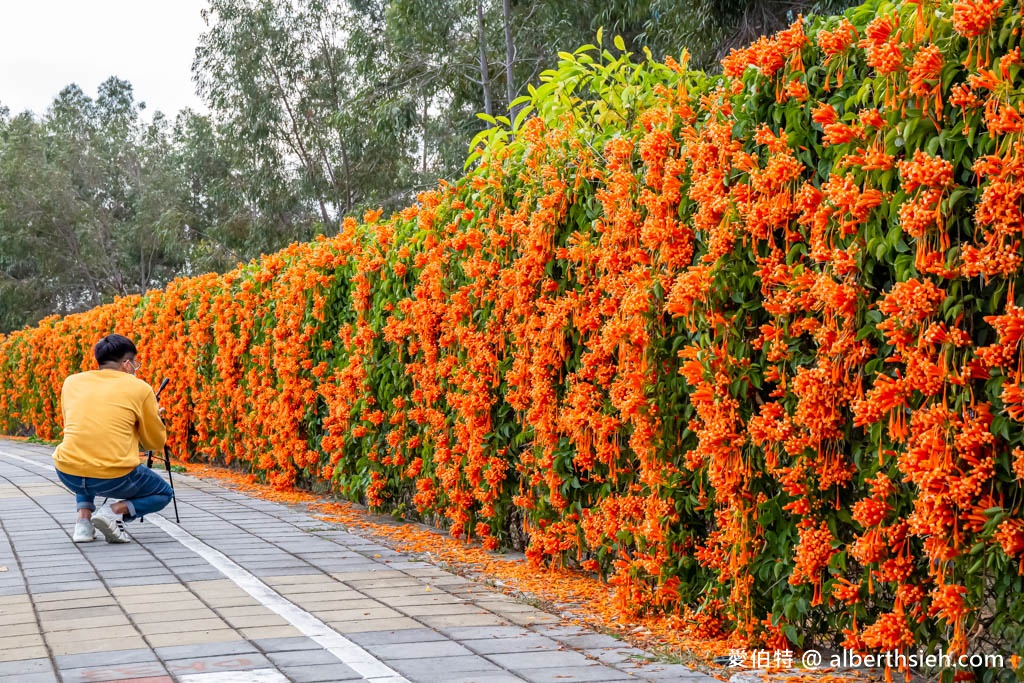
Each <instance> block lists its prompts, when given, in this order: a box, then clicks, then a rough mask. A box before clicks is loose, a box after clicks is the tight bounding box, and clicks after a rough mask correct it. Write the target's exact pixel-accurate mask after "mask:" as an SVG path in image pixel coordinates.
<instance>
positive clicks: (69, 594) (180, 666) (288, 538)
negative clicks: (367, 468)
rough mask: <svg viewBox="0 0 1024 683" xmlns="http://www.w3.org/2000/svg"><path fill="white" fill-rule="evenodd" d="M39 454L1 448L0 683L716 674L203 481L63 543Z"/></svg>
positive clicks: (380, 681)
mask: <svg viewBox="0 0 1024 683" xmlns="http://www.w3.org/2000/svg"><path fill="white" fill-rule="evenodd" d="M51 451H52V449H51V448H49V447H45V446H37V445H32V444H27V443H23V442H17V441H10V440H4V439H0V681H12V682H16V683H43V682H51V681H60V682H62V683H86V682H90V683H93V682H95V683H100V682H103V681H122V682H129V681H130V682H132V683H169V682H171V681H178V682H180V683H229V682H234V681H239V682H245V681H249V682H252V683H281V682H284V681H296V682H316V681H350V680H351V681H359V680H368V681H373V682H374V683H401V682H403V681H423V682H424V683H430V682H437V683H460V682H463V683H470V682H472V683H506V682H511V681H534V682H536V683H543V682H550V683H564V682H570V681H594V682H603V681H684V682H685V683H712V681H714V679H712V678H709V677H707V676H705V675H703V674H700V673H698V672H694V671H691V670H690V669H687V668H685V667H682V666H678V665H672V664H663V663H657V662H653V663H652V662H651V661H650V660H651V658H650V657H649V655H647V654H646V653H644V652H643V651H641V650H637V649H635V648H631V647H628V646H626V645H625V644H623V643H621V642H620V641H617V640H615V639H614V638H611V637H609V636H605V635H600V634H597V633H593V632H588V631H586V630H583V629H581V628H578V627H574V626H563V625H561V623H560V620H559V619H558V618H557V617H555V616H553V615H550V614H547V613H545V612H541V611H539V610H536V609H534V608H532V607H530V606H529V605H524V604H522V603H519V602H516V601H515V600H513V599H511V598H509V597H507V596H505V595H502V594H501V593H498V592H495V591H493V590H491V589H490V588H488V587H487V586H484V585H481V584H479V583H476V582H474V581H471V580H468V579H466V578H463V577H460V576H456V575H453V574H450V573H448V572H446V571H444V570H442V569H440V568H438V567H436V566H433V565H431V564H429V563H426V562H420V561H414V560H412V559H410V558H409V557H407V556H404V555H401V554H399V553H396V552H394V551H393V550H390V549H388V548H386V547H384V546H382V545H379V544H377V543H375V542H373V541H371V540H368V539H365V538H362V537H360V536H357V535H354V534H351V533H348V532H347V531H346V530H344V529H342V528H339V527H337V526H335V525H332V524H329V523H326V522H323V521H320V520H317V519H315V518H312V517H309V516H307V515H304V514H301V513H299V512H296V511H294V510H291V509H289V508H287V507H284V506H281V505H277V504H274V503H270V502H267V501H263V500H259V499H254V498H250V497H248V496H246V495H243V494H241V493H239V492H236V491H231V490H228V489H225V488H223V487H221V486H219V485H217V484H216V483H211V482H207V481H202V480H198V479H194V478H191V477H188V476H184V475H181V476H175V478H174V483H175V489H176V492H177V496H178V507H179V510H180V512H181V520H182V523H181V525H180V526H178V525H175V524H174V523H173V521H172V520H173V513H171V508H170V507H168V508H167V509H165V510H164V516H159V515H154V516H151V517H149V518H147V519H146V521H145V522H144V523H142V524H139V523H135V522H133V523H132V524H130V525H128V528H129V531H130V532H131V535H132V537H133V539H134V542H132V543H129V544H125V545H108V544H107V543H105V542H103V541H102V540H100V541H96V542H93V543H84V544H75V543H72V542H71V537H70V534H71V531H72V528H73V523H74V516H75V512H74V507H75V505H74V497H73V496H72V495H71V494H70V493H68V492H67V491H66V490H65V489H64V488H63V487H61V486H60V485H59V483H58V482H57V477H56V474H55V473H54V471H53V468H52V465H51V462H52V461H51V459H50V453H51Z"/></svg>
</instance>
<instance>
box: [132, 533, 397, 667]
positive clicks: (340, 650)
mask: <svg viewBox="0 0 1024 683" xmlns="http://www.w3.org/2000/svg"><path fill="white" fill-rule="evenodd" d="M146 519H148V520H149V521H151V522H152V523H153V524H155V525H156V526H158V527H160V528H161V529H163V530H164V531H166V532H167V534H168V535H169V536H170V537H171V538H173V539H174V540H176V541H178V543H181V544H182V545H183V546H185V547H186V548H188V549H189V550H191V551H192V552H194V553H195V554H197V555H199V556H200V557H202V558H203V559H204V560H206V561H207V562H209V563H210V564H211V565H212V566H213V567H214V568H215V569H217V570H218V571H220V573H222V574H223V575H224V576H226V577H228V578H229V579H231V580H232V581H234V582H235V584H236V585H237V586H238V587H239V588H241V589H242V590H244V591H245V592H246V593H248V594H249V595H251V596H252V597H253V598H255V599H256V600H257V601H259V603H260V604H262V605H263V606H264V607H266V608H267V609H269V610H271V611H273V612H275V613H276V614H278V615H279V616H281V617H282V618H283V619H284V620H285V621H287V622H288V623H289V624H291V625H292V626H294V627H295V628H297V629H298V630H299V631H301V632H302V633H303V634H304V635H305V636H307V637H308V638H310V639H311V640H313V641H315V642H317V643H318V644H319V645H320V646H321V647H323V648H324V649H325V650H327V651H328V652H330V653H331V654H332V655H334V656H335V657H337V658H338V659H339V660H340V661H341V662H342V663H343V664H345V665H346V666H348V667H350V668H351V669H352V670H353V671H355V672H356V673H358V674H359V675H360V676H362V677H363V678H365V679H366V680H368V681H377V682H378V683H385V681H386V683H408V681H407V680H406V679H405V678H403V677H402V676H401V675H399V673H398V672H397V671H395V670H394V669H392V668H391V667H389V666H388V665H386V664H384V663H383V662H382V661H380V660H379V659H377V658H376V657H374V656H373V655H371V654H370V653H369V652H367V651H366V650H364V649H363V648H361V647H359V646H358V645H356V644H355V643H353V642H352V641H351V640H349V639H348V638H345V637H344V636H342V635H341V634H340V633H338V632H337V631H335V630H334V629H332V628H331V627H330V626H328V625H327V624H325V623H324V622H322V621H320V619H318V618H317V617H315V616H313V615H312V614H310V613H309V612H307V611H306V610H304V609H302V608H301V607H298V606H297V605H295V604H294V603H292V602H290V601H289V600H288V599H287V598H285V597H284V596H283V595H281V594H280V593H278V592H277V591H275V590H274V589H273V588H271V587H270V586H268V585H267V584H265V583H263V582H262V581H260V580H259V579H258V578H256V577H255V576H253V575H252V574H250V573H249V572H248V571H246V570H245V569H243V568H242V567H240V566H239V565H238V564H236V563H235V562H234V561H233V560H232V559H231V558H229V557H228V556H227V555H225V554H224V553H222V552H220V551H219V550H217V549H215V548H211V547H210V546H208V545H206V544H205V543H203V542H202V541H200V540H199V539H198V538H196V537H195V536H193V535H192V534H190V533H189V532H187V531H185V530H184V529H182V528H181V527H180V526H178V525H177V524H175V523H174V522H171V521H170V520H168V519H165V518H164V517H162V516H161V515H148V516H147V517H146Z"/></svg>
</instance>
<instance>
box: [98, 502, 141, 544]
mask: <svg viewBox="0 0 1024 683" xmlns="http://www.w3.org/2000/svg"><path fill="white" fill-rule="evenodd" d="M92 523H93V524H95V525H96V528H97V529H98V530H99V532H100V533H102V534H103V537H104V538H106V539H107V543H130V542H131V540H132V539H131V538H130V537H129V536H128V532H127V531H126V530H125V528H124V522H123V521H121V515H119V514H116V513H115V512H114V511H113V510H111V509H110V508H109V507H102V508H100V509H99V510H97V511H96V512H94V513H93V515H92Z"/></svg>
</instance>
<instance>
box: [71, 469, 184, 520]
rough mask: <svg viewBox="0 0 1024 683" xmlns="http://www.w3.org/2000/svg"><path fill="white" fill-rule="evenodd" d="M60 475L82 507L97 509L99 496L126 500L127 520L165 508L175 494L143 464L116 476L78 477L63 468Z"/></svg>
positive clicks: (79, 506) (168, 485)
mask: <svg viewBox="0 0 1024 683" xmlns="http://www.w3.org/2000/svg"><path fill="white" fill-rule="evenodd" d="M57 476H58V477H60V480H61V482H62V483H63V484H64V485H65V486H67V487H68V488H69V489H71V492H72V493H74V494H75V500H76V501H77V503H78V509H79V510H83V509H84V510H95V509H96V502H95V501H96V497H97V496H99V497H101V498H117V499H120V500H124V502H125V504H126V505H127V506H128V514H127V515H125V517H124V521H126V522H129V521H131V520H133V519H135V518H137V517H144V516H145V515H148V514H149V513H151V512H157V511H159V510H163V509H164V508H165V507H167V504H168V503H170V502H171V498H173V497H174V490H173V489H171V486H170V484H168V483H167V482H166V481H164V480H163V478H162V477H161V476H160V475H159V474H157V473H156V472H154V471H153V470H151V469H149V468H148V467H145V466H143V465H139V466H138V467H136V468H135V469H134V470H132V471H131V472H129V473H128V474H126V475H124V476H123V477H117V478H116V479H97V478H95V477H78V476H75V475H73V474H64V473H63V472H61V471H60V470H57Z"/></svg>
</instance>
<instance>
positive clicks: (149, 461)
mask: <svg viewBox="0 0 1024 683" xmlns="http://www.w3.org/2000/svg"><path fill="white" fill-rule="evenodd" d="M170 381H171V380H170V379H168V378H166V377H165V378H164V381H163V382H160V388H159V389H157V390H156V397H157V398H160V392H161V391H163V390H164V387H166V386H167V383H168V382H170ZM146 467H148V468H149V469H153V451H146ZM164 469H166V470H167V483H168V484H170V485H171V493H174V479H172V478H171V449H170V448H168V446H167V444H164ZM171 502H173V503H174V522H175V523H176V524H181V519H179V518H178V497H177V496H173V497H172V498H171Z"/></svg>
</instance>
